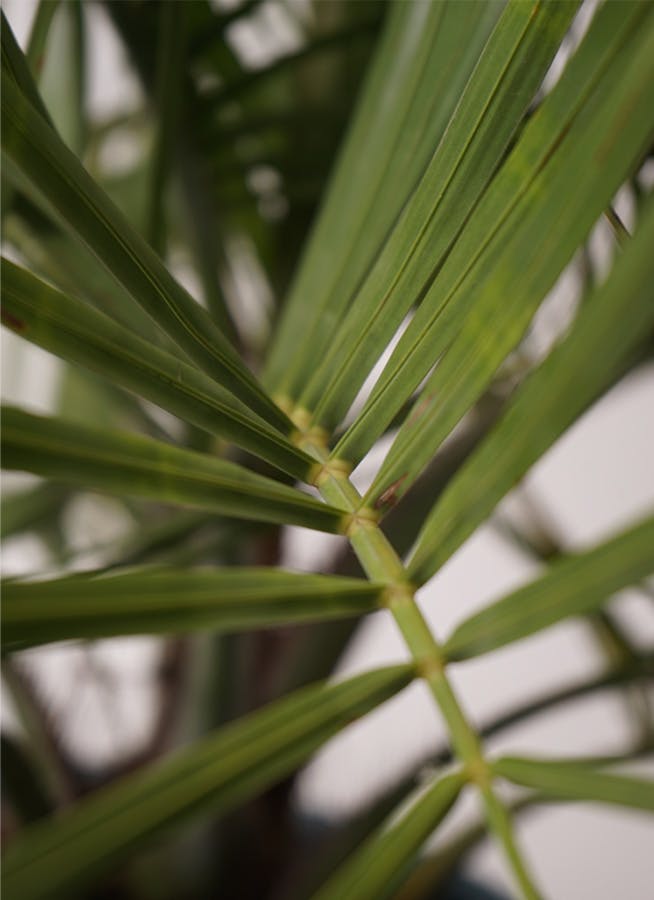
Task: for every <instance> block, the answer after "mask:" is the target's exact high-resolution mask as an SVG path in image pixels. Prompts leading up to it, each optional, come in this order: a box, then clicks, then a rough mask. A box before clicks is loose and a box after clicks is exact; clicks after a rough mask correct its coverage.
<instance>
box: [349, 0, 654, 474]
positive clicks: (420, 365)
mask: <svg viewBox="0 0 654 900" xmlns="http://www.w3.org/2000/svg"><path fill="white" fill-rule="evenodd" d="M647 17H648V10H647V9H646V8H645V7H644V6H643V5H642V4H622V5H621V6H620V7H618V6H617V5H616V4H612V3H608V4H606V5H605V6H604V7H602V8H601V9H600V10H599V12H598V14H597V16H596V18H595V20H594V21H593V23H592V25H591V28H590V30H589V32H588V34H587V35H586V37H585V39H584V41H583V42H582V44H581V46H580V48H579V49H578V51H577V52H576V54H575V55H574V56H573V58H572V59H571V60H570V62H569V63H568V65H567V66H566V69H565V70H564V72H563V75H562V77H561V80H560V81H559V83H558V84H557V85H556V86H555V87H554V89H553V91H552V93H551V94H550V95H549V96H548V97H546V98H545V100H544V101H543V103H542V105H541V106H540V107H539V109H538V111H537V112H536V114H535V115H534V117H533V119H532V120H531V121H530V122H529V123H528V124H527V126H526V127H525V130H524V132H523V134H522V136H521V137H520V140H519V141H518V143H517V145H516V147H515V149H514V150H513V152H512V153H511V155H510V156H509V158H508V160H507V162H506V163H505V164H504V166H503V167H502V169H501V170H500V172H499V173H498V174H497V176H496V177H495V178H494V180H493V182H492V184H491V185H490V187H489V189H488V191H487V193H486V194H485V195H484V197H483V198H482V199H481V201H480V203H479V206H478V207H477V209H476V210H475V211H474V213H473V215H472V216H471V218H470V221H469V223H468V224H467V225H466V227H465V228H464V230H463V232H462V233H461V235H460V236H459V238H458V240H457V242H456V243H455V245H454V247H453V248H452V251H451V253H450V255H449V256H448V258H447V260H446V261H445V263H444V265H443V268H442V269H441V271H440V272H439V273H438V276H437V278H436V280H435V281H434V283H433V285H432V287H431V288H430V290H429V291H428V293H427V294H426V296H425V298H424V300H423V301H422V303H421V305H420V306H419V308H418V310H417V312H416V315H415V316H414V318H413V320H412V322H411V323H410V324H409V326H408V328H407V330H406V332H405V333H404V335H403V336H402V338H401V339H400V341H399V343H398V346H397V347H396V349H395V351H394V352H393V354H392V355H391V358H390V360H389V362H388V364H387V365H386V367H385V369H384V372H383V373H382V375H381V376H380V378H379V380H378V382H377V384H376V385H375V387H374V389H373V392H372V394H371V396H370V398H369V400H368V402H367V403H366V405H365V407H364V409H363V411H362V412H361V414H360V415H359V416H358V417H357V419H356V421H355V422H354V423H353V424H352V426H351V427H350V429H349V430H348V431H347V433H346V434H345V435H344V437H343V438H342V439H341V441H340V442H339V444H338V445H337V447H336V449H335V451H334V455H335V456H337V457H339V458H341V459H345V460H348V461H350V462H351V463H353V464H355V465H356V463H358V462H359V461H360V460H361V459H362V458H363V456H364V455H365V453H366V452H367V451H368V450H369V449H370V447H372V445H373V444H374V442H375V441H376V440H377V438H378V437H379V436H380V435H381V434H382V433H383V431H384V429H385V428H386V427H387V426H388V425H389V423H390V422H391V421H392V419H393V418H394V416H395V415H396V414H397V413H398V411H399V410H400V409H401V407H402V406H403V404H404V403H405V402H406V401H407V400H408V399H409V398H410V397H411V395H412V393H413V391H414V390H415V389H416V388H417V387H418V385H419V384H420V382H421V381H422V379H423V378H424V377H425V376H426V375H427V374H428V373H429V371H430V369H431V368H432V366H433V365H434V363H435V362H436V360H437V359H438V357H439V356H440V355H441V354H442V353H443V352H444V351H445V350H446V349H447V348H448V346H449V345H450V344H451V342H452V340H453V339H454V338H455V337H456V335H457V334H458V333H459V331H460V330H461V328H462V326H463V323H464V322H465V321H466V318H467V316H468V315H469V314H470V311H471V310H472V309H474V305H475V303H476V302H477V299H478V294H479V288H480V287H481V286H483V285H485V284H486V283H487V282H489V281H490V279H491V278H493V277H497V275H496V269H497V265H498V261H499V260H501V259H502V258H503V255H505V254H506V253H507V252H508V247H507V244H508V241H509V239H510V238H511V237H512V235H514V234H515V233H516V232H519V231H520V230H521V229H522V228H523V227H524V216H525V215H526V213H527V212H529V210H530V209H531V208H532V207H534V205H537V206H538V209H539V211H540V214H541V217H542V220H543V227H542V228H541V230H540V231H539V232H538V233H537V234H536V235H535V239H536V240H537V242H538V244H539V246H540V244H542V243H543V242H544V241H545V240H546V239H547V237H548V235H549V234H550V232H551V230H552V229H551V228H550V229H548V228H547V223H548V221H549V219H547V218H546V216H549V214H550V213H548V206H550V207H552V209H554V207H555V206H556V203H557V200H558V202H562V198H561V197H558V198H557V197H556V196H552V197H551V204H549V205H546V198H544V197H543V196H542V195H541V196H540V198H539V197H538V195H537V194H536V193H535V192H534V181H535V179H536V178H537V177H538V175H539V173H541V172H542V170H543V168H544V167H546V166H547V165H548V162H549V161H550V159H551V157H552V155H553V154H557V153H558V154H561V148H560V145H561V142H562V141H564V139H565V137H566V135H567V133H568V131H569V129H570V127H571V125H572V123H573V122H574V121H575V119H576V118H577V117H578V116H579V114H580V112H581V111H582V110H583V109H584V107H585V106H587V105H588V103H589V102H590V100H591V99H592V97H593V95H597V94H598V92H599V93H600V95H601V91H603V90H604V91H605V90H606V89H607V86H610V85H612V83H613V82H614V81H615V80H616V79H620V78H622V72H623V69H624V67H625V66H626V65H627V64H628V61H629V58H630V52H631V51H630V42H631V41H632V40H633V39H634V34H635V33H637V32H638V31H639V29H640V28H641V26H642V25H643V23H645V24H646V25H647V24H648V19H647ZM649 27H651V19H650V20H649ZM607 70H608V71H607ZM600 118H601V114H600ZM599 127H600V128H601V125H600V126H599ZM588 152H589V153H592V149H589V151H588ZM563 156H565V152H563ZM601 175H602V173H601V171H600V172H599V173H598V177H601ZM525 195H527V197H528V199H527V200H525ZM520 271H521V270H520V269H518V271H517V273H516V275H519V274H520ZM514 295H515V288H514V287H513V285H512V286H511V288H510V293H509V297H510V298H512V299H513V298H514ZM538 300H539V298H535V299H534V298H531V302H532V303H533V304H535V303H537V302H538ZM525 302H526V301H525ZM489 322H492V319H490V318H489ZM489 327H490V326H489Z"/></svg>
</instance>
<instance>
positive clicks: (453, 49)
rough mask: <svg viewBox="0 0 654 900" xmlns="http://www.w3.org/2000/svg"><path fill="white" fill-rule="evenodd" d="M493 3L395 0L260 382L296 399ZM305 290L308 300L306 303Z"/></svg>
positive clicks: (418, 164) (458, 81)
mask: <svg viewBox="0 0 654 900" xmlns="http://www.w3.org/2000/svg"><path fill="white" fill-rule="evenodd" d="M501 7H502V3H496V2H494V3H477V2H473V3H466V4H461V3H457V2H449V0H448V2H441V3H422V2H396V3H394V4H393V5H392V6H391V8H390V9H389V12H388V21H387V23H386V26H385V29H384V32H383V35H382V37H381V39H380V41H379V44H378V47H377V50H376V52H375V57H374V60H373V63H372V65H371V67H370V69H369V74H368V76H367V79H366V82H365V85H364V87H363V90H362V94H361V97H360V99H359V101H358V104H357V108H356V111H355V114H354V117H353V123H352V126H351V128H350V130H349V133H348V136H347V139H346V141H345V144H344V146H343V150H342V152H341V154H340V157H339V160H338V163H337V165H336V169H335V172H334V174H333V176H332V179H331V184H330V187H329V192H328V197H327V200H326V202H325V204H324V206H323V208H322V210H321V212H320V216H319V218H318V221H317V223H316V225H315V227H314V229H313V232H312V235H311V239H310V241H309V243H308V245H307V249H306V251H305V253H304V256H303V258H302V262H301V264H300V268H299V270H298V273H297V275H296V278H295V281H294V284H293V287H292V290H291V293H290V296H289V298H288V300H287V302H286V305H285V311H284V315H283V317H282V320H281V322H280V326H279V328H278V330H277V333H276V335H275V338H274V343H273V346H272V351H271V354H270V357H269V360H268V364H267V370H266V383H267V384H269V385H271V387H273V388H274V389H275V391H276V392H277V393H280V394H287V395H289V396H291V397H293V398H297V397H298V396H299V394H300V392H301V391H302V389H303V387H304V386H305V384H306V381H307V378H308V377H309V376H310V375H311V374H312V373H313V371H314V369H315V364H316V360H317V359H320V358H321V357H322V355H323V354H324V351H325V350H327V348H328V346H329V342H330V340H333V336H334V334H335V332H336V330H337V328H338V326H339V325H340V322H341V318H342V315H343V313H344V312H345V311H346V309H347V305H348V303H349V302H350V300H351V297H352V296H353V294H354V292H355V291H356V289H357V287H358V286H359V284H360V282H361V279H362V278H363V277H364V276H365V274H366V272H367V271H368V269H369V267H370V265H371V264H372V262H373V261H374V258H375V255H376V254H377V252H378V250H379V248H380V247H381V245H382V243H383V241H384V239H385V238H386V235H387V234H388V232H389V230H390V229H391V228H392V226H393V224H394V223H395V221H396V219H397V216H398V215H399V213H400V211H401V209H402V206H403V204H404V202H405V201H406V199H407V198H408V197H409V195H410V193H411V191H412V190H413V188H414V187H415V185H416V183H417V182H418V180H419V178H420V176H421V175H422V173H423V170H424V168H425V166H426V165H427V162H428V161H429V157H430V156H431V154H432V153H433V149H434V147H435V146H436V144H437V143H438V141H439V139H440V137H441V135H442V133H443V131H444V129H445V126H446V124H447V121H448V119H449V117H450V115H451V113H452V111H453V109H454V106H455V104H456V102H457V100H458V98H459V96H460V94H461V91H462V90H463V86H464V85H465V82H466V80H467V78H468V75H469V73H470V71H471V70H472V68H473V66H474V64H475V63H476V61H477V58H478V55H479V53H480V52H481V48H482V47H483V44H484V42H485V40H486V37H487V35H488V32H489V31H490V29H491V28H492V26H493V24H494V22H495V21H496V19H497V17H498V15H499V13H500V11H501ZM308 298H310V301H311V302H307V300H308Z"/></svg>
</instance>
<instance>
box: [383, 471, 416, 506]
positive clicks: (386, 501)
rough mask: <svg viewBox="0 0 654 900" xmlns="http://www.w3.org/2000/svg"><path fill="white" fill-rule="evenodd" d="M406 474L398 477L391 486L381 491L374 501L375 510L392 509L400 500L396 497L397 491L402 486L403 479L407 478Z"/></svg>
mask: <svg viewBox="0 0 654 900" xmlns="http://www.w3.org/2000/svg"><path fill="white" fill-rule="evenodd" d="M407 475H408V472H405V473H404V475H400V477H399V478H398V479H397V480H396V481H394V482H393V483H392V484H389V486H388V487H387V488H386V489H385V490H384V491H382V493H381V494H380V495H379V497H377V499H376V500H375V509H383V508H385V509H392V508H393V507H394V506H395V504H396V503H397V501H398V500H399V499H400V498H399V497H398V496H397V489H398V488H399V486H400V485H401V484H402V482H403V481H404V479H405V478H406V477H407Z"/></svg>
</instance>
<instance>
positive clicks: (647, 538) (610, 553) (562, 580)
mask: <svg viewBox="0 0 654 900" xmlns="http://www.w3.org/2000/svg"><path fill="white" fill-rule="evenodd" d="M653 571H654V518H651V519H647V520H645V521H644V522H642V523H639V524H638V525H637V526H636V527H635V528H632V529H630V530H629V531H627V532H624V533H623V534H621V535H620V536H619V537H617V538H614V539H613V540H611V541H609V542H608V543H605V544H601V545H600V546H598V547H595V548H594V549H593V550H590V551H589V552H588V553H582V554H579V555H575V556H569V557H566V558H564V559H562V560H561V561H560V562H557V563H555V564H554V565H553V566H552V567H551V568H550V569H549V570H548V572H547V573H546V574H545V575H543V577H542V578H539V579H538V580H537V581H534V582H532V583H531V584H528V585H526V586H525V587H523V588H519V589H518V590H517V591H514V592H513V593H512V594H509V595H508V596H507V597H504V598H502V599H501V600H498V601H497V602H496V603H492V604H491V605H490V606H487V607H486V608H485V609H483V610H482V611H481V612H479V613H477V614H476V615H474V616H472V617H471V618H469V619H467V620H466V621H465V622H463V623H462V624H461V625H459V627H458V628H457V629H456V630H455V631H454V633H453V634H452V636H451V637H450V638H449V639H448V640H447V642H446V644H445V653H446V655H447V656H448V657H449V658H450V659H467V658H468V657H471V656H478V655H479V654H481V653H488V652H489V651H490V650H496V649H497V648H498V647H503V646H504V645H505V644H509V643H511V642H512V641H519V640H521V639H522V638H524V637H527V636H528V635H530V634H535V633H536V632H539V631H542V630H543V629H544V628H549V626H550V625H554V624H555V623H556V622H560V621H561V620H562V619H565V618H567V617H569V616H577V615H581V614H582V613H588V612H591V611H592V610H594V609H597V608H598V607H599V606H601V605H602V604H603V603H605V602H606V601H607V600H608V599H609V598H610V596H611V595H612V594H614V593H615V592H616V591H619V590H621V589H622V588H625V587H628V586H629V585H630V584H634V583H636V582H638V581H640V580H641V579H643V578H645V577H647V576H648V575H650V574H651V573H652V572H653Z"/></svg>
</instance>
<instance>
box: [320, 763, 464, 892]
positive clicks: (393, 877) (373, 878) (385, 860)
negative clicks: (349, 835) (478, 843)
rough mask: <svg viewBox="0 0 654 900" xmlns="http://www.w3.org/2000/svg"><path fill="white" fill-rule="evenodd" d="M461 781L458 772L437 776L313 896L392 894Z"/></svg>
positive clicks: (448, 808)
mask: <svg viewBox="0 0 654 900" xmlns="http://www.w3.org/2000/svg"><path fill="white" fill-rule="evenodd" d="M464 783H465V779H464V778H463V776H462V775H461V774H460V773H458V772H457V773H454V774H452V775H446V776H444V777H443V778H440V779H439V780H438V781H437V782H436V783H435V784H434V785H433V786H432V787H430V788H429V789H428V790H427V791H426V792H425V793H424V794H423V795H422V796H421V797H420V798H419V799H418V800H417V801H416V802H415V803H414V804H412V806H411V807H410V809H409V810H408V811H406V812H405V813H404V814H403V815H402V816H401V818H400V820H399V821H396V822H394V823H393V824H391V825H390V826H387V825H384V826H382V828H381V829H380V830H379V831H377V832H376V833H375V834H373V835H372V837H370V838H369V839H368V840H367V841H366V842H365V843H364V844H363V846H362V847H361V848H360V849H359V850H358V851H356V852H355V853H354V854H353V855H352V856H351V857H350V859H349V860H348V861H346V862H345V864H344V865H343V866H342V867H341V868H340V869H338V870H337V871H336V873H335V874H334V875H333V876H332V878H330V879H329V881H328V882H327V884H325V885H324V886H323V887H322V888H321V889H320V890H319V891H318V892H317V893H316V894H315V895H314V897H315V900H380V898H382V897H390V896H392V895H393V893H394V891H395V890H396V889H397V887H398V885H399V884H400V883H401V882H402V880H403V876H404V875H406V874H407V869H408V866H409V865H410V863H411V862H412V860H413V858H414V857H415V855H416V854H417V852H418V851H419V850H420V848H421V846H422V845H423V844H424V843H425V841H426V840H427V838H428V837H429V835H430V834H431V833H432V832H433V831H435V829H436V828H437V827H438V825H439V824H440V822H441V821H442V820H443V819H444V818H445V816H446V815H447V813H448V812H449V810H450V809H451V807H452V806H453V804H454V802H455V801H456V799H457V797H458V796H459V793H460V791H461V788H462V787H463V785H464Z"/></svg>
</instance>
